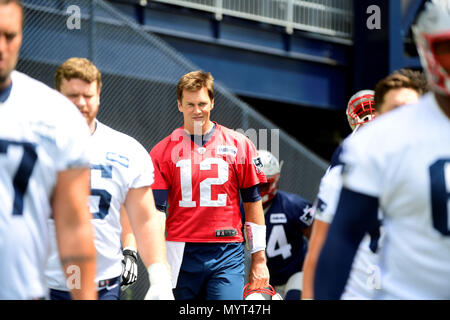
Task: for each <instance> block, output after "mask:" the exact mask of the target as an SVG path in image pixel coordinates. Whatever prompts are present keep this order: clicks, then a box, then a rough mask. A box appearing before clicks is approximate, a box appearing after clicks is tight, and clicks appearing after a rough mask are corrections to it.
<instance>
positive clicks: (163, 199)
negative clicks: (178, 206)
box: [152, 189, 169, 213]
mask: <svg viewBox="0 0 450 320" xmlns="http://www.w3.org/2000/svg"><path fill="white" fill-rule="evenodd" d="M152 191H153V198H154V199H155V206H156V209H158V210H159V211H161V212H165V213H167V204H168V202H169V190H157V189H153V190H152Z"/></svg>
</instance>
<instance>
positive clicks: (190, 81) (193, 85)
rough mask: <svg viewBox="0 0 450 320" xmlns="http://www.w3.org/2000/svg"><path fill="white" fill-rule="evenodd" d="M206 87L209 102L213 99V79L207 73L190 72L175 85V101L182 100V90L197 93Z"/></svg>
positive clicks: (200, 71) (199, 71)
mask: <svg viewBox="0 0 450 320" xmlns="http://www.w3.org/2000/svg"><path fill="white" fill-rule="evenodd" d="M203 87H206V89H208V95H209V98H210V99H211V100H213V99H214V78H213V76H212V75H211V73H209V72H204V71H202V70H197V71H192V72H189V73H187V74H185V75H183V76H182V77H181V78H180V80H179V81H178V84H177V99H178V100H179V101H181V99H182V98H183V90H188V91H197V90H200V89H201V88H203Z"/></svg>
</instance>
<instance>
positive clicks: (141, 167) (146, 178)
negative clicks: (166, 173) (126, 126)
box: [129, 139, 154, 188]
mask: <svg viewBox="0 0 450 320" xmlns="http://www.w3.org/2000/svg"><path fill="white" fill-rule="evenodd" d="M133 140H134V139H133ZM133 142H134V152H133V155H134V161H133V164H134V168H133V179H132V180H131V181H130V185H129V188H141V187H147V186H151V185H152V184H153V182H154V170H153V163H152V159H151V157H150V155H149V154H148V152H147V151H146V150H145V148H144V147H143V146H142V145H141V144H140V143H139V142H137V141H136V140H134V141H133Z"/></svg>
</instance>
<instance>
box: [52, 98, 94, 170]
mask: <svg viewBox="0 0 450 320" xmlns="http://www.w3.org/2000/svg"><path fill="white" fill-rule="evenodd" d="M50 101H52V102H53V103H55V104H58V106H57V108H55V109H58V108H59V110H58V111H57V112H58V113H57V114H55V117H58V118H56V119H55V121H57V124H56V137H55V138H56V148H57V152H56V154H55V155H54V156H55V158H54V161H55V166H56V168H57V170H58V171H64V170H67V169H71V168H80V167H89V155H88V152H87V150H88V144H89V140H90V133H89V127H88V125H87V124H86V120H85V119H84V118H83V117H82V115H81V113H80V112H79V111H78V109H77V108H76V107H75V106H74V105H73V104H72V103H71V102H70V101H69V100H67V99H66V98H65V97H63V96H61V97H56V99H54V100H50ZM50 101H49V103H51V102H50ZM61 113H64V114H61ZM59 115H61V116H59Z"/></svg>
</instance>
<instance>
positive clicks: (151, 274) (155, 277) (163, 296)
mask: <svg viewBox="0 0 450 320" xmlns="http://www.w3.org/2000/svg"><path fill="white" fill-rule="evenodd" d="M147 271H148V279H149V281H150V288H149V289H148V291H147V294H146V295H145V298H144V300H175V298H174V296H173V292H172V280H171V275H170V272H169V269H168V268H167V266H166V265H165V264H163V263H153V264H151V265H150V266H149V267H148V268H147Z"/></svg>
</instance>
